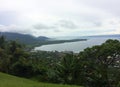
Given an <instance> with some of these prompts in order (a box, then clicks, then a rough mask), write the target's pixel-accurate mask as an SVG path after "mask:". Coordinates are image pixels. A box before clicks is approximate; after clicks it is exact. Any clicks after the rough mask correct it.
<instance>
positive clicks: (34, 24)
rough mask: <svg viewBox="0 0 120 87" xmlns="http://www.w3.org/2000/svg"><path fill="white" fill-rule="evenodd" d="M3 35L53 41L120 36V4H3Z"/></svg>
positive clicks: (11, 0)
mask: <svg viewBox="0 0 120 87" xmlns="http://www.w3.org/2000/svg"><path fill="white" fill-rule="evenodd" d="M0 31H5V32H8V31H10V32H19V33H25V34H32V35H34V36H49V37H51V36H85V35H102V34H104V35H105V34H120V0H0Z"/></svg>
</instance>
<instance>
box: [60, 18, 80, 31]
mask: <svg viewBox="0 0 120 87" xmlns="http://www.w3.org/2000/svg"><path fill="white" fill-rule="evenodd" d="M58 25H59V26H60V27H63V28H67V29H76V28H78V26H77V25H76V24H75V23H74V22H72V21H67V20H60V21H59V23H58Z"/></svg>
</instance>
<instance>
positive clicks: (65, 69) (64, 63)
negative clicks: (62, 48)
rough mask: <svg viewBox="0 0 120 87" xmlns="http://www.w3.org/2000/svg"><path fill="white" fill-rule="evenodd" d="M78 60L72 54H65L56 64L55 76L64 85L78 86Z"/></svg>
mask: <svg viewBox="0 0 120 87" xmlns="http://www.w3.org/2000/svg"><path fill="white" fill-rule="evenodd" d="M78 64H79V59H78V58H77V57H76V56H75V55H73V54H66V56H65V57H63V58H62V60H61V61H60V62H59V63H58V64H57V68H56V70H57V75H58V78H59V80H60V81H61V82H62V83H64V84H78V83H79V82H78V81H79V80H80V77H79V73H80V66H79V65H78Z"/></svg>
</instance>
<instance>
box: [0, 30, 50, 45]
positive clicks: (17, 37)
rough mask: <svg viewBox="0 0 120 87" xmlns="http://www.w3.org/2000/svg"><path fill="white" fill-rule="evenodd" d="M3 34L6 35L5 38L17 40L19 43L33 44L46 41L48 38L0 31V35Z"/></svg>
mask: <svg viewBox="0 0 120 87" xmlns="http://www.w3.org/2000/svg"><path fill="white" fill-rule="evenodd" d="M1 35H3V36H5V37H6V39H7V40H18V41H19V42H21V43H24V44H33V43H37V42H40V41H46V40H48V39H49V38H48V37H44V36H40V37H34V36H32V35H29V34H20V33H11V32H0V36H1Z"/></svg>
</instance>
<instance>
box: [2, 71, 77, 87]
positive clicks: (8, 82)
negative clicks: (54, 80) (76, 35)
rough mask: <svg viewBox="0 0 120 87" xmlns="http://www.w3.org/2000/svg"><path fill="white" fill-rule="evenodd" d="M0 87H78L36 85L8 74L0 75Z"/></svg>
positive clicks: (36, 83)
mask: <svg viewBox="0 0 120 87" xmlns="http://www.w3.org/2000/svg"><path fill="white" fill-rule="evenodd" d="M0 87H78V86H69V85H59V84H49V83H38V82H35V81H31V80H28V79H23V78H19V77H15V76H11V75H8V74H4V73H0Z"/></svg>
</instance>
